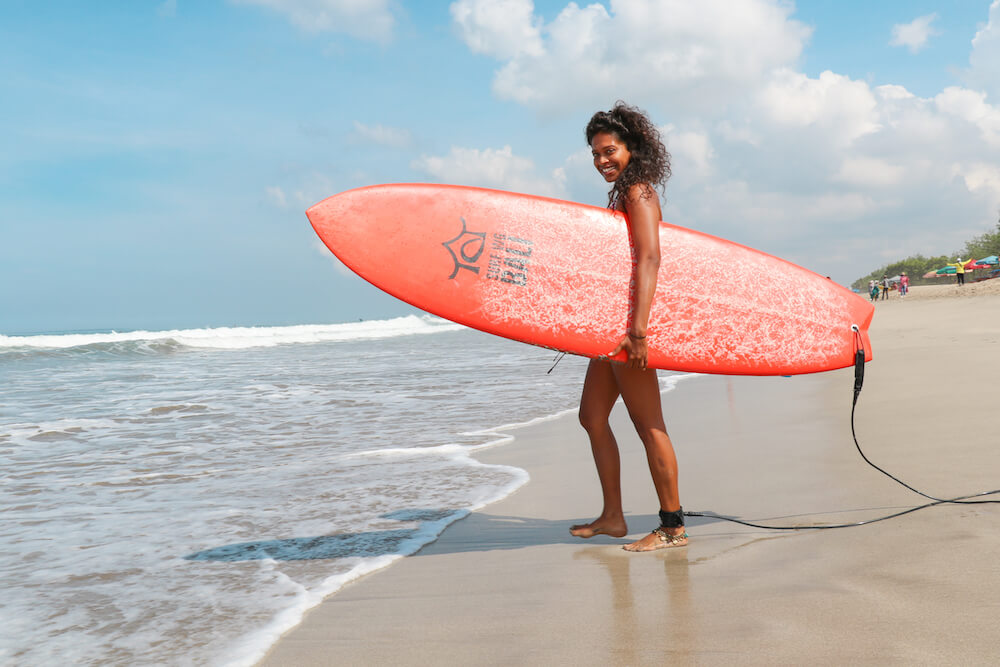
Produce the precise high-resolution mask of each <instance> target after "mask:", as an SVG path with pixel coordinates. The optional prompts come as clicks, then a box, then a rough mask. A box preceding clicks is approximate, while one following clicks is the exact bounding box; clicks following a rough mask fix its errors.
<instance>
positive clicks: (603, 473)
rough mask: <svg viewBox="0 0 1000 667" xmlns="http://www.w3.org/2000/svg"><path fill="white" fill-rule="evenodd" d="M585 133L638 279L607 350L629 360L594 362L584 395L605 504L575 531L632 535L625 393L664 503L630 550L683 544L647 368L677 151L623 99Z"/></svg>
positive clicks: (673, 467) (670, 463)
mask: <svg viewBox="0 0 1000 667" xmlns="http://www.w3.org/2000/svg"><path fill="white" fill-rule="evenodd" d="M586 136H587V143H588V144H590V151H591V155H593V157H594V168H595V169H597V171H598V173H599V174H600V175H601V176H602V177H603V178H604V180H605V181H606V182H608V183H611V184H612V185H611V191H610V192H609V193H608V208H610V209H613V210H616V211H621V212H622V213H624V214H625V217H626V220H627V222H628V233H629V237H630V239H631V243H632V248H633V250H634V255H633V256H634V257H635V259H633V260H632V261H633V269H632V278H633V280H632V283H631V285H630V286H629V287H627V288H626V287H623V289H628V290H629V303H630V305H631V308H630V311H629V318H628V320H627V321H626V322H625V323H624V327H625V330H624V331H623V332H622V334H621V340H620V342H619V343H618V346H617V347H615V349H614V350H608V356H609V357H614V356H615V355H617V354H618V353H619V352H625V353H626V355H627V361H624V362H621V361H611V360H609V359H608V358H601V359H591V361H590V364H589V366H588V367H587V375H586V378H585V379H584V381H583V395H582V396H581V397H580V424H581V425H582V426H583V428H584V429H585V430H586V431H587V436H588V437H589V438H590V449H591V453H592V454H593V456H594V464H595V465H596V466H597V477H598V479H599V480H600V483H601V494H602V496H603V499H604V508H603V510H602V511H601V515H600V516H599V517H597V518H596V519H594V520H593V521H591V522H590V523H584V524H579V525H576V526H573V527H571V528H570V530H569V532H570V533H572V534H573V535H574V536H576V537H584V538H587V537H593V536H594V535H611V536H612V537H624V536H625V535H627V534H628V526H627V525H626V523H625V514H624V512H623V511H622V490H621V459H620V457H619V454H618V443H617V442H616V441H615V436H614V434H613V433H612V432H611V426H610V424H609V423H608V418H609V417H610V415H611V408H612V407H614V404H615V401H617V400H618V397H619V396H621V398H622V400H623V401H624V402H625V407H626V408H627V409H628V413H629V416H630V417H631V418H632V423H633V424H634V425H635V429H636V432H637V433H638V434H639V439H640V440H641V441H642V444H643V446H644V447H645V449H646V460H647V461H648V462H649V472H650V475H651V476H652V477H653V487H654V488H655V489H656V497H657V500H658V501H659V504H660V525H659V526H658V527H656V528H655V529H653V532H651V533H649V534H648V535H646V536H645V537H643V538H642V539H641V540H638V541H637V542H633V543H631V544H627V545H625V546H624V547H623V548H624V549H625V550H627V551H654V550H656V549H666V548H669V547H682V546H684V545H686V544H687V542H688V535H687V533H686V532H685V531H684V510H683V509H682V508H681V500H680V493H679V491H678V488H677V457H676V455H675V454H674V447H673V444H672V443H671V442H670V437H669V436H668V435H667V427H666V426H665V425H664V422H663V408H662V406H661V404H660V385H659V382H658V381H657V379H656V371H655V370H654V369H651V368H647V361H648V357H649V347H648V344H647V341H646V336H647V335H649V333H650V329H649V328H648V327H649V309H650V306H651V305H652V302H653V293H654V292H655V291H656V277H657V269H658V267H659V265H660V241H659V234H660V220H662V215H661V212H660V198H659V196H658V195H657V192H656V190H657V188H660V189H662V188H663V186H664V185H665V184H666V182H667V179H668V178H669V177H670V154H669V153H668V152H667V149H666V147H665V146H664V145H663V140H662V139H661V138H660V132H659V130H657V129H656V125H654V124H653V122H652V121H651V120H650V119H649V118H648V117H647V116H646V114H645V113H643V112H642V111H640V110H639V109H636V108H635V107H630V106H628V105H626V104H625V103H624V102H617V103H616V104H615V106H614V108H613V109H611V110H610V111H598V112H597V113H595V114H594V115H593V116H592V117H591V119H590V122H589V123H587V128H586ZM581 268H583V267H581Z"/></svg>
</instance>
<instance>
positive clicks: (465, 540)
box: [184, 509, 718, 563]
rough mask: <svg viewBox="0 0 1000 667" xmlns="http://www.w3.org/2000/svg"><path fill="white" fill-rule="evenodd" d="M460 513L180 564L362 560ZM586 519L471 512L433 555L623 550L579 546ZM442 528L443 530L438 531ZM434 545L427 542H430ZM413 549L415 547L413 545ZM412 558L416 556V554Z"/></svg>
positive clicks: (216, 550)
mask: <svg viewBox="0 0 1000 667" xmlns="http://www.w3.org/2000/svg"><path fill="white" fill-rule="evenodd" d="M463 514H464V511H461V510H431V509H427V510H404V511H400V512H390V513H389V514H384V515H382V517H381V518H383V519H393V520H396V521H401V522H407V523H413V522H417V524H418V525H417V526H416V527H412V528H409V527H407V528H398V529H393V530H373V531H367V532H363V533H340V534H337V535H319V536H315V537H289V538H285V539H277V540H256V541H253V542H240V543H238V544H225V545H222V546H219V547H213V548H211V549H205V550H204V551H198V552H195V553H192V554H188V555H186V556H184V559H185V560H192V561H217V562H229V563H235V562H241V561H252V560H264V559H273V560H279V561H295V560H319V559H336V558H366V557H373V556H383V555H389V554H397V553H400V552H401V551H402V552H407V551H411V549H407V548H406V546H407V545H406V542H407V541H410V540H414V539H419V538H420V536H421V535H423V536H425V538H424V539H426V535H427V530H426V528H425V527H424V526H423V524H425V523H442V522H443V526H446V525H448V524H450V523H452V522H453V521H455V520H457V519H460V518H462V516H463ZM587 521H590V519H576V520H572V519H562V520H557V521H554V520H547V519H529V518H525V517H517V516H500V515H493V514H484V513H480V512H475V513H472V514H469V515H468V516H465V518H464V520H463V521H462V530H460V531H455V532H454V533H452V534H449V540H448V543H447V546H442V545H438V546H437V547H436V548H435V552H436V553H466V552H473V551H493V550H496V549H521V548H524V547H531V546H538V545H545V544H593V545H602V544H603V545H609V544H624V543H625V542H626V540H625V539H623V538H613V537H607V536H604V535H598V536H596V537H593V538H590V539H589V540H581V539H579V538H576V537H573V536H572V535H570V534H569V527H570V526H571V525H573V524H576V523H585V522H587ZM714 521H718V519H711V518H702V517H692V518H691V519H689V521H688V525H689V526H698V525H704V524H706V523H711V522H714ZM658 523H659V521H658V517H657V516H656V515H655V514H649V515H638V516H631V517H629V525H630V527H634V528H633V530H638V531H639V532H642V531H643V530H644V527H646V526H649V528H650V529H652V528H653V527H655V526H656V525H657V524H658ZM443 526H442V527H443ZM434 541H435V540H431V542H434ZM415 546H418V545H415ZM416 555H420V554H419V552H418V553H417V554H416Z"/></svg>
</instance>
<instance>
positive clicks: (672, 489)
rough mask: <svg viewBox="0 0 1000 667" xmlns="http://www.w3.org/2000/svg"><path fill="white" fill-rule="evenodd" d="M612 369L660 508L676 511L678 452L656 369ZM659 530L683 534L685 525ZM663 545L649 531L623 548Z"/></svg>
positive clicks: (678, 505) (684, 541) (682, 541)
mask: <svg viewBox="0 0 1000 667" xmlns="http://www.w3.org/2000/svg"><path fill="white" fill-rule="evenodd" d="M613 372H614V374H615V379H616V380H617V384H618V390H619V391H620V392H621V396H622V399H623V400H624V401H625V407H626V408H628V413H629V416H630V417H631V418H632V423H633V424H634V425H635V430H636V432H637V433H638V434H639V439H640V440H641V441H642V444H643V446H644V447H645V448H646V461H647V463H648V464H649V473H650V475H651V476H652V478H653V486H654V487H655V489H656V496H657V498H658V499H659V501H660V509H661V510H664V511H666V512H676V511H678V510H680V509H681V500H680V491H679V490H678V486H677V456H676V455H675V454H674V447H673V444H672V443H671V442H670V436H669V435H667V427H666V425H665V424H664V422H663V408H662V406H661V404H660V385H659V382H658V381H657V379H656V371H655V370H652V369H649V370H640V369H637V368H626V367H625V366H622V365H618V364H616V365H614V367H613ZM662 530H663V531H664V532H665V533H667V534H668V535H683V534H684V526H676V527H670V528H663V529H662ZM684 544H687V539H686V538H682V539H679V540H677V541H675V542H672V543H670V544H669V546H682V545H684ZM663 546H665V543H664V541H663V540H662V539H661V538H660V536H659V535H657V534H656V533H650V534H649V535H647V536H646V537H644V538H642V539H641V540H639V541H638V542H634V543H632V544H630V545H627V546H626V547H625V548H626V549H628V550H629V551H649V550H652V549H659V548H662V547H663Z"/></svg>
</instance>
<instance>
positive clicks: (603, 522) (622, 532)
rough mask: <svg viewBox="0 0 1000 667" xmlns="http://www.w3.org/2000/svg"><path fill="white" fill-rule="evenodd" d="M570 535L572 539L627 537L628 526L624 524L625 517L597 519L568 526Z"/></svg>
mask: <svg viewBox="0 0 1000 667" xmlns="http://www.w3.org/2000/svg"><path fill="white" fill-rule="evenodd" d="M569 532H570V535H573V536H574V537H582V538H588V537H593V536H594V535H610V536H611V537H625V536H626V535H628V526H627V525H626V524H625V517H619V518H617V519H604V518H602V517H597V518H596V519H594V520H593V521H591V522H590V523H580V524H577V525H575V526H570V529H569Z"/></svg>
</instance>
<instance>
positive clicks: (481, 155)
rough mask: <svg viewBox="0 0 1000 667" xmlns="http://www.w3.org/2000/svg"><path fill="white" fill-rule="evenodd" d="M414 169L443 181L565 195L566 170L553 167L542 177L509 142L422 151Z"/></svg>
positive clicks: (529, 192)
mask: <svg viewBox="0 0 1000 667" xmlns="http://www.w3.org/2000/svg"><path fill="white" fill-rule="evenodd" d="M411 166H412V167H413V168H414V169H417V170H418V171H421V172H424V173H426V174H428V175H430V176H432V177H434V178H435V179H437V180H439V181H441V182H443V183H453V184H457V185H472V186H478V187H485V188H496V189H499V190H510V191H512V192H524V193H528V194H534V195H542V196H546V197H564V196H565V195H564V192H565V170H564V169H562V168H557V169H554V170H553V171H552V172H551V173H550V174H549V175H548V177H540V176H538V174H537V171H536V169H535V163H534V162H532V161H531V160H530V159H528V158H524V157H519V156H517V155H514V153H513V151H512V150H511V147H510V146H504V147H503V148H500V149H493V148H487V149H484V150H479V149H476V148H462V147H458V146H453V147H452V149H451V151H450V152H449V153H448V155H445V156H433V155H423V156H421V157H420V158H418V159H416V160H414V161H413V163H412V165H411Z"/></svg>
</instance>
